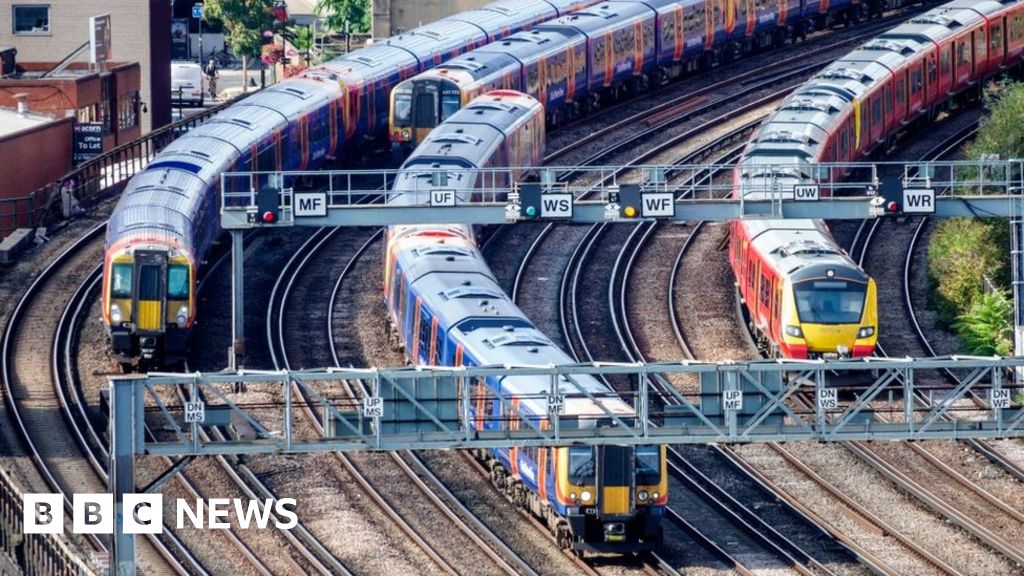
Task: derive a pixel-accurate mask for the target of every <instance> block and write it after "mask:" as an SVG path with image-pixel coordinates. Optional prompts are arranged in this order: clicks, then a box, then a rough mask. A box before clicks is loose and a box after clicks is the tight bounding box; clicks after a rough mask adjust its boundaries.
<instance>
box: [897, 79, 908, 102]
mask: <svg viewBox="0 0 1024 576" xmlns="http://www.w3.org/2000/svg"><path fill="white" fill-rule="evenodd" d="M906 102H907V83H906V82H905V81H904V80H903V78H900V79H899V80H897V81H896V103H897V104H898V105H900V106H902V105H904V104H905V103H906Z"/></svg>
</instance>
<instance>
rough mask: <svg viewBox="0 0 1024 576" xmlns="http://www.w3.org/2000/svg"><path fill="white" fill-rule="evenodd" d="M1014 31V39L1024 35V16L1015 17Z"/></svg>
mask: <svg viewBox="0 0 1024 576" xmlns="http://www.w3.org/2000/svg"><path fill="white" fill-rule="evenodd" d="M1013 32H1014V34H1013V37H1014V39H1019V38H1021V37H1024V16H1014V17H1013Z"/></svg>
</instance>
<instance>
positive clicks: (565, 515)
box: [384, 91, 668, 552]
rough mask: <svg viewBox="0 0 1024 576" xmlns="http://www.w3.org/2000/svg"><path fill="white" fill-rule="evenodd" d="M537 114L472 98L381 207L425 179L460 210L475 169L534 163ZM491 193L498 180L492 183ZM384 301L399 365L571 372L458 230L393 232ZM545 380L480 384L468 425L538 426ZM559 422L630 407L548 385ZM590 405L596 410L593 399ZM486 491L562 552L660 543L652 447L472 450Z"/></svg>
mask: <svg viewBox="0 0 1024 576" xmlns="http://www.w3.org/2000/svg"><path fill="white" fill-rule="evenodd" d="M543 151H544V112H543V109H542V108H541V106H540V104H539V103H538V102H537V101H536V100H535V99H533V98H531V97H529V96H526V95H524V94H521V93H518V92H512V91H495V92H491V93H490V94H487V95H484V96H481V97H478V98H477V99H475V100H474V101H473V102H471V103H470V104H469V105H468V106H467V107H466V108H464V109H462V110H460V111H459V112H457V113H455V114H453V115H452V117H451V118H449V119H448V120H446V121H445V122H443V123H442V124H441V125H439V126H438V127H437V128H436V129H435V130H434V131H433V132H432V133H431V134H430V136H428V137H427V138H426V140H424V142H422V143H421V144H420V145H419V147H417V148H416V150H415V151H414V152H413V154H412V156H410V157H409V159H408V160H407V161H406V162H405V164H404V165H403V166H402V169H401V171H400V173H399V174H398V176H397V177H396V179H395V184H394V187H393V188H392V192H393V194H392V198H391V203H393V204H401V205H410V204H419V203H425V202H426V201H427V198H429V190H430V189H431V188H432V187H433V185H432V184H431V183H432V182H433V181H434V179H433V178H432V176H433V175H434V174H436V173H438V172H439V171H440V172H443V173H446V174H447V182H446V183H445V184H444V185H443V186H440V187H441V188H443V189H445V190H454V191H455V192H456V194H457V195H459V196H460V199H461V200H462V201H468V198H469V196H470V195H472V194H474V192H475V190H476V189H477V188H478V187H479V182H478V181H477V180H478V179H479V178H481V177H482V176H481V172H479V171H478V169H487V168H492V167H505V166H512V167H516V168H521V169H522V170H521V171H519V172H517V173H513V174H511V176H512V177H513V178H514V179H515V180H519V179H520V178H522V177H524V176H525V171H527V170H529V168H530V167H533V166H537V165H539V163H540V161H541V158H542V157H543ZM496 184H497V185H498V186H501V185H503V184H504V183H502V182H497V183H496ZM384 299H385V304H386V305H387V308H388V312H389V315H390V320H391V325H392V326H393V328H394V330H395V332H396V333H397V335H398V336H399V337H400V339H401V341H402V342H403V343H404V345H405V351H406V354H407V356H408V358H409V360H410V361H411V362H413V363H416V364H421V365H444V366H489V365H555V364H568V363H572V362H573V360H572V358H570V357H569V355H568V354H566V353H565V352H563V351H562V350H561V349H559V348H558V347H557V346H555V345H554V343H552V342H551V340H550V339H549V338H548V337H547V336H546V335H544V334H543V333H542V332H541V331H540V330H538V329H537V327H536V326H534V325H533V323H532V322H530V320H529V319H528V318H527V317H526V315H525V314H524V313H523V311H522V310H520V309H519V307H517V306H516V305H515V303H513V302H512V301H511V299H510V298H509V297H508V296H507V295H506V294H505V293H504V291H503V290H502V289H501V286H500V285H499V284H498V282H497V280H495V278H494V275H493V274H492V273H491V270H490V268H489V267H488V266H487V263H486V262H485V261H484V259H483V255H481V254H480V251H479V250H478V249H477V246H476V243H475V241H474V236H473V232H472V230H471V229H469V228H468V227H465V226H454V225H440V226H438V225H420V226H392V227H391V228H389V229H388V234H387V247H386V252H385V274H384ZM550 392H551V381H550V379H548V378H527V377H515V378H512V377H510V378H487V379H480V380H478V381H477V382H475V383H474V384H473V390H472V391H471V394H472V398H473V400H474V405H473V410H472V413H471V414H470V418H471V420H472V425H473V426H475V427H476V428H477V429H479V430H505V429H513V430H515V429H519V428H520V427H525V426H533V427H535V428H538V429H543V428H544V427H545V426H546V425H547V424H548V421H547V408H548V407H547V400H546V399H547V394H549V393H550ZM558 392H559V393H561V394H564V395H565V397H566V400H565V406H564V410H563V413H562V416H561V417H562V418H563V419H565V421H566V422H569V421H573V420H575V421H576V422H578V425H579V426H580V427H603V426H615V425H616V422H615V421H614V420H615V419H618V420H619V421H620V422H623V423H627V424H631V423H632V422H634V419H635V418H636V413H635V411H634V410H633V408H632V406H630V405H629V404H627V403H626V402H624V401H623V400H622V399H620V398H619V397H618V395H617V394H616V393H615V391H614V390H613V389H611V388H610V387H609V386H608V385H607V384H605V383H604V382H601V381H600V380H598V379H596V378H594V377H592V376H586V375H581V376H574V377H572V379H571V380H569V379H566V380H563V381H562V382H559V383H558ZM595 399H596V400H597V401H595ZM478 456H481V457H483V459H484V460H485V461H486V462H487V464H488V466H489V469H490V476H491V480H492V481H493V482H494V484H495V485H496V486H497V487H498V488H499V489H500V490H502V491H504V492H505V493H506V494H508V495H509V497H511V498H512V499H513V501H515V502H517V503H518V504H520V505H522V506H524V507H525V508H527V509H528V510H530V511H531V512H532V513H533V514H535V515H536V516H538V517H539V518H541V519H542V520H544V521H546V523H547V525H548V527H549V528H550V530H551V532H552V534H554V535H555V537H556V539H557V540H558V542H559V543H560V544H561V545H562V546H563V547H565V548H571V549H573V550H576V551H580V552H583V551H599V552H639V551H644V550H652V549H654V548H656V547H657V546H659V545H660V544H661V541H662V527H661V520H662V516H663V513H664V507H665V504H666V502H667V500H668V480H667V469H666V466H665V451H664V447H661V446H656V445H650V446H638V447H628V446H600V447H596V448H595V447H591V446H574V447H559V448H496V449H494V450H491V451H487V452H482V453H480V454H478Z"/></svg>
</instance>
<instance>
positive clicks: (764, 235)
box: [743, 219, 868, 282]
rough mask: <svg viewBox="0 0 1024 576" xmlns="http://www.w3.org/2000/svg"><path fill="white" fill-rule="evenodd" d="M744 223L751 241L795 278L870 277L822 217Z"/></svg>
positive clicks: (762, 253)
mask: <svg viewBox="0 0 1024 576" xmlns="http://www.w3.org/2000/svg"><path fill="white" fill-rule="evenodd" d="M743 223H744V226H745V227H746V230H747V234H748V238H749V241H750V244H751V245H752V246H753V247H754V248H755V249H756V250H757V251H758V252H759V253H760V254H761V255H763V256H764V257H765V258H766V259H768V260H769V261H770V262H771V263H772V265H773V267H774V268H775V269H776V270H778V271H779V272H781V273H782V274H785V275H786V276H788V277H789V278H790V280H792V281H794V282H800V281H803V280H810V279H813V278H826V277H835V278H839V279H845V280H853V281H856V282H867V281H868V276H867V274H865V273H864V271H863V270H861V269H860V268H859V267H858V266H857V265H856V264H855V263H854V262H853V260H851V259H850V257H849V256H847V255H846V253H845V252H844V251H843V250H842V249H841V248H840V247H839V246H838V245H837V244H836V243H835V240H833V239H832V236H831V235H830V234H829V233H828V228H827V227H826V226H825V223H824V222H822V221H820V220H807V219H792V220H775V219H765V220H757V219H751V220H744V221H743ZM829 271H831V274H830V273H829Z"/></svg>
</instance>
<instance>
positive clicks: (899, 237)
mask: <svg viewBox="0 0 1024 576" xmlns="http://www.w3.org/2000/svg"><path fill="white" fill-rule="evenodd" d="M976 131H977V124H976V122H969V123H968V124H967V125H965V126H963V127H961V128H960V129H957V130H955V131H954V133H953V134H951V135H950V136H949V137H947V138H944V139H943V140H942V141H941V142H940V143H938V145H936V146H934V147H933V148H932V149H931V150H929V151H928V152H926V153H925V154H923V158H924V159H926V160H938V159H941V158H944V157H947V156H949V155H952V154H954V153H956V152H957V151H958V150H959V149H960V148H961V147H962V145H963V143H964V142H966V141H967V140H969V139H971V138H972V137H973V136H974V134H975V133H976ZM927 225H928V219H927V218H919V219H916V220H909V221H907V222H904V223H902V224H900V223H887V224H883V223H880V222H874V223H872V225H871V226H870V228H869V229H868V231H867V232H866V233H865V234H864V236H863V237H864V239H863V241H862V242H861V244H860V246H859V249H860V252H859V260H860V261H861V262H867V263H868V265H867V266H866V269H868V270H870V271H871V272H872V274H873V275H874V274H878V275H880V276H881V278H882V280H881V281H885V282H886V283H887V285H889V286H888V289H889V290H894V289H898V290H899V292H900V293H901V296H902V297H901V298H900V299H897V300H896V301H898V302H901V304H902V307H903V312H904V314H903V315H899V314H894V315H892V316H893V317H892V319H891V320H890V322H889V323H888V326H886V331H885V332H882V333H881V334H882V335H881V336H880V338H882V339H884V344H883V343H882V342H880V343H879V353H880V354H882V355H885V354H893V355H900V356H902V355H907V356H934V355H935V350H934V348H933V347H932V346H931V344H930V342H929V339H928V338H927V336H926V335H925V333H924V331H923V329H922V327H921V325H920V322H919V321H918V318H917V313H916V311H915V306H914V294H913V292H912V290H911V287H910V284H911V277H912V268H913V262H914V256H915V254H916V253H917V250H916V248H917V247H918V244H919V242H920V240H921V237H922V233H923V231H924V230H925V228H926V226H927ZM882 245H886V248H888V247H889V246H892V247H894V249H900V248H901V247H905V250H904V251H903V258H902V263H903V266H902V267H900V268H898V269H896V270H891V269H890V270H884V271H883V270H880V269H879V267H878V266H877V259H878V257H879V256H878V255H872V254H871V252H872V250H873V249H876V248H877V247H878V246H882ZM855 248H857V247H856V246H855V247H854V249H855ZM881 250H883V252H882V253H884V254H888V251H887V250H886V249H885V248H883V249H881ZM872 256H873V257H872ZM872 263H874V264H875V265H873V266H872V265H871V264H872ZM894 276H895V277H894ZM881 281H880V283H881ZM892 284H895V285H896V287H897V288H893V286H892ZM959 383H960V378H959V376H958V375H957V374H955V373H954V372H953V371H948V370H946V371H936V372H935V373H933V374H927V375H924V374H922V375H921V376H920V377H919V378H916V379H915V385H916V386H919V387H922V388H924V389H931V390H933V391H940V392H941V390H942V389H947V388H951V387H952V386H955V385H957V384H959ZM915 401H916V402H919V403H921V404H923V405H928V404H929V403H930V394H925V393H923V392H921V393H919V394H918V395H917V398H915ZM974 403H975V404H977V405H980V406H984V401H983V400H981V399H980V398H975V399H974ZM963 408H967V409H969V408H970V406H965V407H963ZM966 443H967V445H969V446H970V447H971V448H973V449H974V450H976V451H977V452H978V453H980V454H982V455H984V456H985V457H986V459H988V460H990V461H991V462H994V463H996V464H997V465H998V466H999V467H1000V468H1001V469H1002V470H1003V471H1004V472H1005V473H1006V474H1007V476H1009V477H1011V478H1017V479H1018V480H1020V478H1021V476H1020V474H1021V468H1020V466H1019V465H1018V464H1016V463H1015V462H1013V461H1012V460H1011V459H1010V458H1008V457H1006V456H1005V455H1003V454H1002V453H1001V452H1000V450H999V449H997V448H996V447H994V446H993V445H991V444H990V443H989V442H986V441H983V440H970V441H966ZM852 447H853V449H854V450H855V451H856V453H857V454H858V456H859V457H860V458H862V459H863V460H865V461H868V462H870V463H871V464H872V465H873V466H875V467H876V468H877V469H879V470H880V471H882V472H883V474H885V475H886V477H888V478H889V479H890V480H892V481H893V482H894V483H896V484H897V485H899V486H900V487H901V488H902V489H904V490H906V491H907V492H908V493H910V494H913V495H914V496H915V498H917V499H918V500H919V501H920V502H922V503H923V505H925V506H926V507H928V508H929V509H931V510H932V511H933V512H934V513H936V514H939V515H941V516H942V517H944V518H945V519H946V520H947V521H948V522H950V523H952V524H954V525H957V526H959V527H961V528H962V529H963V530H965V531H966V532H968V533H970V534H971V535H973V536H974V537H975V538H976V539H977V540H979V541H980V542H983V543H984V544H985V545H987V546H989V547H990V548H991V549H993V550H995V551H997V552H998V553H999V554H1001V555H1002V556H1004V557H1005V558H1006V559H1008V560H1009V561H1011V562H1013V563H1015V564H1016V565H1018V566H1021V565H1024V548H1022V547H1021V545H1020V544H1019V542H1021V540H1022V538H1024V514H1021V513H1020V512H1019V511H1018V510H1016V509H1015V508H1013V507H1011V506H1009V505H1007V504H1006V503H1005V501H1004V500H1005V499H1006V496H1007V494H1006V492H1005V491H1003V493H1002V494H1001V495H996V494H994V493H993V492H992V491H990V490H989V489H988V488H986V487H984V486H982V485H981V481H982V476H980V475H978V474H977V473H976V470H975V472H974V473H972V470H971V468H970V467H967V468H966V469H965V467H964V465H963V464H960V465H957V466H956V467H954V465H951V464H947V462H958V461H959V460H960V457H959V454H958V450H957V449H956V443H954V442H924V443H909V444H907V446H906V448H905V449H903V450H898V451H896V450H891V449H888V448H883V447H880V446H872V445H868V444H863V443H854V444H853V445H852ZM980 464H984V462H980ZM975 469H976V467H975ZM968 476H970V477H972V478H978V480H977V481H975V480H971V479H969V478H968ZM988 484H989V485H990V486H995V487H996V488H997V489H998V488H999V487H1000V486H999V485H998V483H994V482H991V481H989V482H988Z"/></svg>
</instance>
